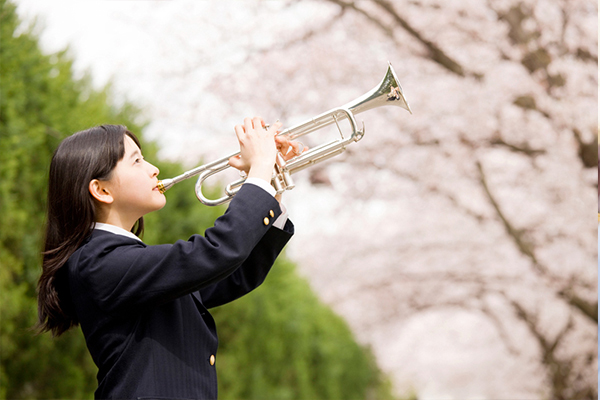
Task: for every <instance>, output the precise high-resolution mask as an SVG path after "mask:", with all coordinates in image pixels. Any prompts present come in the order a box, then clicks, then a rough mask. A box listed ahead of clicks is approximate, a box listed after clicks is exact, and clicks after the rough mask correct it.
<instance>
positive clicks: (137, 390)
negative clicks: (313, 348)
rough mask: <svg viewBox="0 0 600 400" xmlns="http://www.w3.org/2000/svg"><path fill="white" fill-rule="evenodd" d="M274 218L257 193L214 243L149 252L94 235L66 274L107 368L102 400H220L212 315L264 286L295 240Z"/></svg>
mask: <svg viewBox="0 0 600 400" xmlns="http://www.w3.org/2000/svg"><path fill="white" fill-rule="evenodd" d="M272 210H274V213H275V214H276V217H277V216H278V215H279V214H280V213H281V210H280V209H279V207H278V204H277V202H276V200H274V199H273V198H272V197H271V196H270V195H268V194H266V192H264V191H263V190H262V189H260V188H258V187H252V186H251V185H248V188H244V187H243V188H242V190H240V192H239V193H238V194H237V195H236V197H235V198H234V200H233V201H232V203H231V204H230V207H229V209H228V210H227V212H226V213H225V215H224V216H223V217H221V218H220V219H218V220H217V222H216V223H215V227H214V228H211V229H212V231H210V232H209V231H207V233H206V236H207V237H206V238H205V237H201V236H193V237H192V238H190V240H188V241H187V242H184V241H179V242H177V243H175V244H173V245H161V246H147V245H145V244H144V243H141V242H139V241H137V240H135V239H131V238H127V237H125V236H121V235H115V234H114V233H110V232H106V231H94V233H93V234H92V236H91V238H90V239H89V240H88V241H87V242H86V244H84V245H83V246H82V247H81V248H80V249H78V250H77V252H76V253H75V254H74V255H73V256H72V257H71V259H70V260H69V261H68V263H67V264H66V267H67V268H68V271H69V274H68V279H69V282H68V283H69V287H70V291H71V297H72V298H73V299H74V304H73V305H74V307H75V310H76V313H77V316H78V318H79V320H80V325H81V329H82V331H83V333H84V336H85V338H86V342H87V345H88V348H89V350H90V354H91V355H92V358H93V359H94V362H95V363H96V365H97V366H98V368H99V371H98V390H97V391H96V398H99V399H137V398H144V399H152V398H154V399H159V398H163V399H164V398H169V399H216V398H217V372H216V363H215V365H211V362H210V359H211V356H216V355H217V347H218V339H217V331H216V326H215V322H214V320H213V318H212V316H211V315H210V313H209V312H208V310H207V307H213V306H216V305H220V304H224V303H227V302H229V301H232V300H234V299H236V298H238V297H240V296H242V295H244V294H245V293H248V292H249V291H251V290H253V289H254V288H256V287H257V286H258V285H260V284H261V283H262V282H263V281H264V279H265V277H266V275H267V273H268V272H269V270H270V268H271V266H272V264H273V262H274V261H275V259H276V257H277V256H278V254H279V253H280V252H281V250H282V249H283V247H284V246H285V244H286V243H287V241H288V240H289V239H290V237H291V235H292V234H293V225H292V224H291V222H289V221H288V223H287V224H286V226H285V229H284V230H280V229H277V228H271V227H270V226H264V224H263V222H262V220H263V218H264V216H266V215H270V213H271V211H272ZM249 216H251V217H249ZM276 217H275V218H274V219H276ZM217 358H218V357H217Z"/></svg>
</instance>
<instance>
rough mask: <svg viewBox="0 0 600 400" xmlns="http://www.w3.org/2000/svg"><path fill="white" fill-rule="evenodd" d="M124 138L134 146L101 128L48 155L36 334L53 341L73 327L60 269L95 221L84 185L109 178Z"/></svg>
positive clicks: (121, 130)
mask: <svg viewBox="0 0 600 400" xmlns="http://www.w3.org/2000/svg"><path fill="white" fill-rule="evenodd" d="M125 135H128V136H129V137H131V139H133V141H134V142H135V143H136V144H137V146H138V147H140V143H139V141H138V139H137V138H136V137H135V135H134V134H133V133H131V132H129V131H128V130H127V128H126V127H124V126H121V125H102V126H97V127H94V128H90V129H87V130H85V131H81V132H77V133H75V134H73V135H71V136H69V137H67V138H66V139H65V140H63V141H62V142H61V144H60V145H59V146H58V148H57V149H56V151H55V152H54V155H53V157H52V161H51V163H50V174H49V180H48V205H47V207H48V209H47V221H46V236H45V243H44V252H43V260H42V275H41V277H40V279H39V281H38V325H37V328H38V331H39V332H46V331H51V332H52V334H53V335H54V336H59V335H61V334H62V333H64V332H65V331H67V330H68V329H70V328H71V327H73V326H76V325H78V324H79V320H78V319H77V316H76V315H75V313H74V312H73V306H72V301H71V299H70V294H69V288H68V281H67V276H66V271H64V268H62V267H63V265H64V264H65V263H66V262H67V260H68V259H69V257H70V256H71V255H72V254H73V253H74V252H75V250H77V248H78V247H79V246H81V244H82V243H83V242H84V240H85V239H86V238H87V237H88V236H89V235H90V233H91V231H92V229H93V226H94V223H95V222H96V217H97V211H98V210H97V203H96V200H95V199H94V198H93V197H92V195H91V193H90V192H89V183H90V181H92V180H93V179H98V180H107V179H110V177H111V174H112V171H113V170H114V168H115V167H116V165H117V163H118V162H119V161H120V160H121V159H123V156H124V155H125ZM140 148H141V147H140ZM143 229H144V221H143V218H140V219H139V220H138V221H137V223H136V224H135V225H134V227H133V229H132V232H133V233H134V234H136V235H138V236H139V235H140V234H141V233H142V231H143Z"/></svg>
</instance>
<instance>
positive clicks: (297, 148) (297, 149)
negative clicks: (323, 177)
mask: <svg viewBox="0 0 600 400" xmlns="http://www.w3.org/2000/svg"><path fill="white" fill-rule="evenodd" d="M290 145H291V147H292V151H291V154H292V155H293V157H297V156H299V155H301V154H302V153H303V152H304V150H305V147H304V144H303V143H302V142H291V143H290Z"/></svg>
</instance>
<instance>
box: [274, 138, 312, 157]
mask: <svg viewBox="0 0 600 400" xmlns="http://www.w3.org/2000/svg"><path fill="white" fill-rule="evenodd" d="M275 143H276V144H277V150H279V152H280V153H281V155H283V159H284V160H285V161H288V160H291V159H292V158H294V157H297V156H299V155H300V154H302V153H303V152H304V151H305V150H306V148H305V147H304V145H303V144H302V143H301V142H298V141H293V140H290V139H289V138H287V137H285V136H275Z"/></svg>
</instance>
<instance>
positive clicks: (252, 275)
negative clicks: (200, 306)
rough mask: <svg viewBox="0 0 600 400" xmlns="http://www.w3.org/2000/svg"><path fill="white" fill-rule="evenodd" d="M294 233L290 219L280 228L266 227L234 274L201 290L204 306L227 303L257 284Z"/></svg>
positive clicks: (261, 281)
mask: <svg viewBox="0 0 600 400" xmlns="http://www.w3.org/2000/svg"><path fill="white" fill-rule="evenodd" d="M293 234H294V225H293V224H292V222H291V221H289V220H288V221H287V222H286V225H285V227H284V228H283V230H282V229H279V228H275V227H272V228H271V229H269V230H268V231H267V233H266V234H265V235H264V236H263V237H262V239H261V240H260V241H259V242H258V244H257V245H256V247H255V248H254V249H253V250H252V252H251V253H250V256H248V258H247V259H246V260H245V261H244V263H243V264H242V265H241V266H240V267H239V268H238V269H237V270H236V271H235V272H234V273H233V274H231V275H230V276H229V277H227V278H226V279H224V280H222V281H220V282H218V283H216V284H214V285H210V286H208V287H206V288H203V289H201V290H200V296H201V297H202V302H203V303H204V305H205V306H206V308H212V307H217V306H220V305H223V304H226V303H229V302H231V301H233V300H235V299H237V298H239V297H242V296H243V295H245V294H247V293H249V292H251V291H252V290H254V289H255V288H257V287H258V286H260V285H261V284H262V283H263V282H264V280H265V278H266V277H267V274H268V273H269V271H270V270H271V267H272V266H273V263H274V262H275V259H276V258H277V256H279V253H281V251H282V250H283V248H284V247H285V245H286V243H287V242H288V241H289V240H290V238H291V237H292V235H293Z"/></svg>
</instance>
